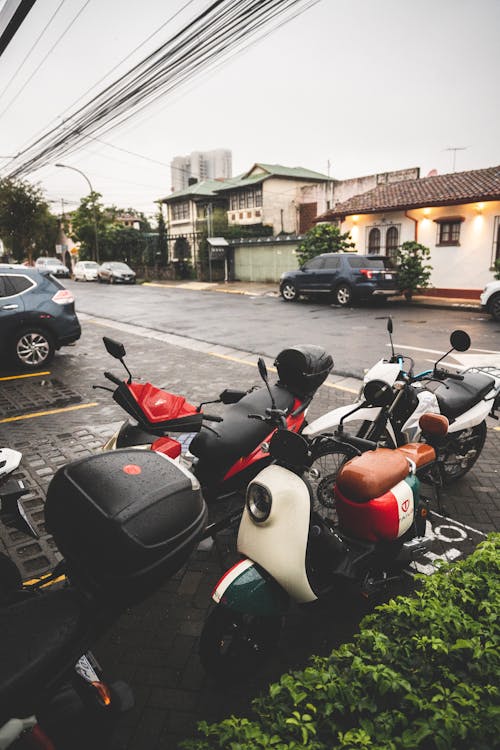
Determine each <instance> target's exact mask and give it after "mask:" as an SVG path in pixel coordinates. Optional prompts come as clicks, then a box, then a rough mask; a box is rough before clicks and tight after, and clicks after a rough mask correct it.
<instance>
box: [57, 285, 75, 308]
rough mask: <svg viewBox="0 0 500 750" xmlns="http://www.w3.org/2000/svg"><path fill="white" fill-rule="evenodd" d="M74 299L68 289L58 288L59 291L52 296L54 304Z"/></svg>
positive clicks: (66, 303)
mask: <svg viewBox="0 0 500 750" xmlns="http://www.w3.org/2000/svg"><path fill="white" fill-rule="evenodd" d="M74 301H75V298H74V297H73V295H72V294H71V292H70V291H69V289H59V291H58V292H56V293H55V294H54V296H53V297H52V302H55V303H56V305H68V304H69V303H70V302H74Z"/></svg>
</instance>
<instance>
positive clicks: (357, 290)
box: [280, 253, 399, 306]
mask: <svg viewBox="0 0 500 750" xmlns="http://www.w3.org/2000/svg"><path fill="white" fill-rule="evenodd" d="M280 294H281V296H282V297H283V299H284V300H286V301H287V302H292V301H294V300H296V299H297V298H298V297H299V295H303V296H308V295H315V294H329V295H331V296H332V297H333V301H334V302H335V303H336V304H337V305H342V306H345V305H349V304H350V303H351V302H354V301H357V300H366V299H370V298H371V297H375V298H377V297H378V298H381V297H382V298H384V297H394V296H395V295H397V294H399V291H398V278H397V271H396V269H395V267H394V264H393V262H392V260H391V258H388V257H385V256H382V255H357V254H356V253H323V255H317V256H316V257H315V258H312V259H311V260H309V261H307V263H304V265H303V266H302V267H301V268H299V269H297V270H296V271H287V272H286V273H284V274H282V276H281V279H280Z"/></svg>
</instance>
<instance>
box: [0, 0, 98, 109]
mask: <svg viewBox="0 0 500 750" xmlns="http://www.w3.org/2000/svg"><path fill="white" fill-rule="evenodd" d="M89 3H90V0H86V2H85V4H84V5H83V6H82V7H81V8H80V10H79V11H78V13H77V14H76V16H75V17H74V18H73V20H72V21H70V23H69V24H68V25H67V26H66V28H65V29H64V31H63V32H62V34H61V35H60V36H59V37H58V38H57V39H56V41H55V42H54V44H53V45H52V47H51V48H50V49H49V51H48V52H47V54H46V55H45V57H44V58H43V59H42V60H41V62H40V63H39V64H38V66H37V67H36V68H35V70H34V71H33V73H32V74H31V75H30V77H29V78H28V79H27V80H26V81H25V82H24V84H23V85H22V86H21V88H20V89H19V91H18V92H17V94H16V95H15V96H14V98H13V99H11V100H10V102H9V103H8V104H7V106H6V107H5V109H3V110H2V111H1V112H0V119H1V118H2V117H3V116H4V114H5V113H6V112H8V111H9V109H10V108H11V107H12V105H13V104H14V102H15V101H17V99H19V97H20V96H21V94H22V93H23V91H24V89H25V88H26V86H27V85H28V83H29V82H30V81H31V80H32V79H33V78H34V77H35V75H36V74H37V73H38V71H39V70H40V68H41V67H42V65H43V64H44V62H45V61H46V60H47V58H48V57H50V55H51V54H52V52H53V51H54V50H55V48H56V47H57V45H58V44H59V42H60V41H61V39H62V38H63V37H64V36H65V35H66V33H67V32H68V31H69V30H70V28H71V27H72V26H73V24H74V23H75V21H76V20H77V19H78V18H79V17H80V16H81V14H82V13H83V11H84V10H85V8H86V7H87V5H88V4H89Z"/></svg>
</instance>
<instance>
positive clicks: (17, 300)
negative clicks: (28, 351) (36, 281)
mask: <svg viewBox="0 0 500 750" xmlns="http://www.w3.org/2000/svg"><path fill="white" fill-rule="evenodd" d="M16 279H17V280H18V281H19V283H17V284H16ZM23 279H24V280H25V281H24V282H23V281H22V280H23ZM31 285H32V284H31V282H30V280H29V279H27V278H26V277H25V276H22V275H20V276H12V277H11V276H10V275H9V274H0V353H1V355H2V359H3V358H4V356H5V355H6V352H7V346H8V342H9V338H10V336H11V335H12V334H13V333H14V332H15V331H16V329H18V328H20V327H21V326H22V324H23V318H24V302H23V298H22V294H20V293H19V291H17V287H19V288H20V287H23V286H24V288H28V287H30V286H31Z"/></svg>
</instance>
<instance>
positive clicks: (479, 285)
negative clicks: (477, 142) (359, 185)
mask: <svg viewBox="0 0 500 750" xmlns="http://www.w3.org/2000/svg"><path fill="white" fill-rule="evenodd" d="M316 222H338V223H340V226H341V229H342V231H343V232H346V231H349V232H350V233H351V236H352V239H353V241H354V242H355V245H356V250H357V251H358V252H360V253H374V254H384V255H385V254H386V255H390V254H393V253H395V251H396V249H397V248H398V247H399V246H400V245H401V244H402V243H403V242H405V241H407V240H415V241H417V242H420V243H422V244H423V245H426V246H427V247H429V248H430V250H431V259H430V264H431V265H432V267H433V270H432V277H431V283H432V285H433V289H431V290H429V293H431V294H435V295H439V296H450V297H453V296H456V297H468V298H477V297H479V294H480V292H481V290H482V289H483V287H484V285H485V284H486V283H487V282H488V281H491V278H492V276H491V271H492V268H493V265H494V263H495V260H497V259H498V258H500V166H497V167H489V168H487V169H476V170H473V171H469V172H455V173H453V174H445V175H435V176H430V177H423V178H421V179H411V180H405V181H402V182H394V183H391V184H385V185H378V186H377V187H375V188H374V189H373V190H369V191H368V192H365V193H362V194H360V195H356V196H354V197H352V198H350V199H349V200H346V201H344V202H342V203H338V204H337V205H336V206H335V207H334V208H333V209H331V210H329V211H326V212H325V213H323V214H321V215H320V216H318V217H317V218H316ZM426 293H427V292H426Z"/></svg>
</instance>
